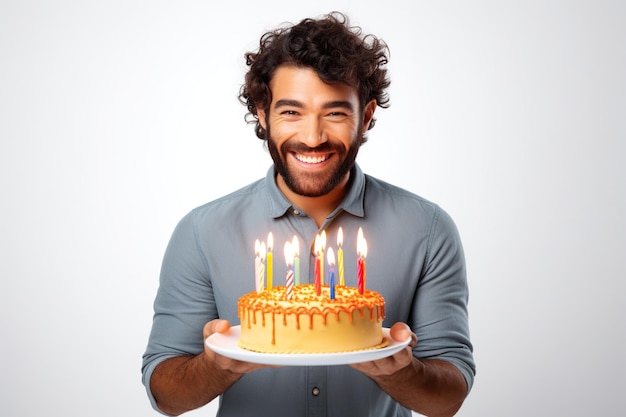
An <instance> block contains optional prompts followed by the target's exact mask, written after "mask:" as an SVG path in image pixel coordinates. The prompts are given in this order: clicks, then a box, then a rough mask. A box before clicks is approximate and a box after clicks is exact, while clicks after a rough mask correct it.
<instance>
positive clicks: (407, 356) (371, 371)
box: [350, 323, 417, 377]
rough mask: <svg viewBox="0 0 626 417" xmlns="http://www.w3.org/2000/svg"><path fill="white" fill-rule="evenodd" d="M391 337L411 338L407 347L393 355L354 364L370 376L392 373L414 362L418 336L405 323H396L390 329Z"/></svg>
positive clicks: (401, 340)
mask: <svg viewBox="0 0 626 417" xmlns="http://www.w3.org/2000/svg"><path fill="white" fill-rule="evenodd" d="M389 335H390V336H391V338H392V339H393V340H395V341H398V342H404V341H405V340H407V339H408V338H411V342H410V343H409V345H408V346H407V347H405V348H404V349H402V350H400V351H398V352H397V353H396V354H394V355H392V356H388V357H386V358H382V359H378V360H375V361H370V362H361V363H355V364H352V365H350V366H352V367H353V368H354V369H357V370H359V371H361V372H363V373H364V374H366V375H368V376H370V377H376V376H385V375H392V374H394V373H396V372H397V371H399V370H401V369H403V368H406V367H407V366H409V365H411V363H412V362H413V346H415V344H416V343H417V336H416V335H415V333H413V332H412V331H411V329H410V328H409V326H408V325H407V324H405V323H396V324H394V325H393V326H391V329H389Z"/></svg>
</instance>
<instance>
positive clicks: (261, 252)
mask: <svg viewBox="0 0 626 417" xmlns="http://www.w3.org/2000/svg"><path fill="white" fill-rule="evenodd" d="M266 252H267V250H266V248H265V242H261V247H260V248H259V257H260V258H261V261H263V260H264V259H265V253H266Z"/></svg>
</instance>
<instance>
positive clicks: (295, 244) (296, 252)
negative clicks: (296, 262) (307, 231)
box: [291, 235, 300, 256]
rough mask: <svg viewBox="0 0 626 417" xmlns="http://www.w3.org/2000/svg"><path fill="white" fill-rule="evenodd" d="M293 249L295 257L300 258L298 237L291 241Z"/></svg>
mask: <svg viewBox="0 0 626 417" xmlns="http://www.w3.org/2000/svg"><path fill="white" fill-rule="evenodd" d="M291 247H292V248H293V255H294V256H299V255H300V242H299V241H298V236H295V235H294V236H293V239H292V241H291Z"/></svg>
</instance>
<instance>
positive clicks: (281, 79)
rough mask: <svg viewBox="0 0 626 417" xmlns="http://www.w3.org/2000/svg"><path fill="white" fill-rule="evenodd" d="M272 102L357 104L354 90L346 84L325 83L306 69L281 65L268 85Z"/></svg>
mask: <svg viewBox="0 0 626 417" xmlns="http://www.w3.org/2000/svg"><path fill="white" fill-rule="evenodd" d="M269 86H270V90H271V91H272V102H273V103H275V102H276V101H278V100H285V99H289V100H296V101H301V102H303V103H306V102H325V101H337V100H342V101H350V102H353V103H354V104H355V105H356V104H357V103H358V95H357V91H356V89H354V88H353V87H350V86H349V85H347V84H344V83H341V82H337V83H332V84H329V83H326V82H324V81H323V80H322V79H321V78H320V77H319V75H317V73H316V72H315V71H314V70H313V69H312V68H308V67H296V66H291V65H283V66H280V67H278V68H277V69H276V71H275V72H274V75H273V76H272V79H271V80H270V83H269Z"/></svg>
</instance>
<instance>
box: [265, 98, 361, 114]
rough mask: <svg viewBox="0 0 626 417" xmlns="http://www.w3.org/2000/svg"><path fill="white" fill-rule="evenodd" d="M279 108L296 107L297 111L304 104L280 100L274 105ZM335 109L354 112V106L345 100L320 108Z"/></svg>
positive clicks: (329, 103)
mask: <svg viewBox="0 0 626 417" xmlns="http://www.w3.org/2000/svg"><path fill="white" fill-rule="evenodd" d="M280 107H297V108H299V109H302V108H304V104H302V102H300V101H298V100H290V99H281V100H278V101H276V104H274V108H276V109H277V108H280ZM337 107H340V108H344V109H346V110H350V111H354V106H353V105H352V103H350V102H349V101H345V100H335V101H329V102H327V103H324V105H323V106H322V108H323V109H333V108H337Z"/></svg>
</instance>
